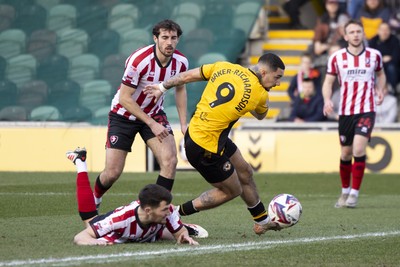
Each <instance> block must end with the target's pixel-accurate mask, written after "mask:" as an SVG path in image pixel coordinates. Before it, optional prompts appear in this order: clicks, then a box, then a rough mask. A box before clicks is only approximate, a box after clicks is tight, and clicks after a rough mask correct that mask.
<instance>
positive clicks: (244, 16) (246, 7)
mask: <svg viewBox="0 0 400 267" xmlns="http://www.w3.org/2000/svg"><path fill="white" fill-rule="evenodd" d="M260 9H261V4H260V3H257V2H253V1H246V2H243V3H241V4H239V5H237V6H236V8H235V14H234V16H233V27H234V28H235V29H240V30H243V31H244V32H245V34H246V36H248V35H249V34H250V32H251V29H252V27H253V24H254V22H255V21H256V19H257V17H258V14H259V12H260Z"/></svg>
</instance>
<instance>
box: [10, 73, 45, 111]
mask: <svg viewBox="0 0 400 267" xmlns="http://www.w3.org/2000/svg"><path fill="white" fill-rule="evenodd" d="M47 97H48V86H47V84H46V83H45V82H44V81H40V80H33V81H30V82H29V83H25V84H23V85H22V86H21V87H20V88H18V95H17V105H19V106H23V107H24V108H25V109H26V111H27V112H28V114H29V113H30V112H31V111H32V110H33V109H34V108H36V107H39V106H41V105H45V104H46V102H47Z"/></svg>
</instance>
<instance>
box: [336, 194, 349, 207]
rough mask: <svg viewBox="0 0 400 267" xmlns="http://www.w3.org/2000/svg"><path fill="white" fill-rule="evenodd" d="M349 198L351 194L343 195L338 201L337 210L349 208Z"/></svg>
mask: <svg viewBox="0 0 400 267" xmlns="http://www.w3.org/2000/svg"><path fill="white" fill-rule="evenodd" d="M348 197H349V194H341V195H340V197H339V199H338V201H337V202H336V204H335V208H344V207H346V206H347V204H346V201H347V198H348Z"/></svg>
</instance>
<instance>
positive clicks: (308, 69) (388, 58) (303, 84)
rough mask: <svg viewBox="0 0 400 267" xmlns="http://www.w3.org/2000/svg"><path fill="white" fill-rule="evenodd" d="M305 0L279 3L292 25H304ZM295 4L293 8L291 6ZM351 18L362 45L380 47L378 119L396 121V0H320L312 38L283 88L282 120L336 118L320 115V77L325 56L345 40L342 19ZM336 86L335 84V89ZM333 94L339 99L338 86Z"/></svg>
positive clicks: (399, 37) (399, 29) (399, 52)
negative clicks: (383, 80)
mask: <svg viewBox="0 0 400 267" xmlns="http://www.w3.org/2000/svg"><path fill="white" fill-rule="evenodd" d="M308 1H309V0H289V1H287V2H286V3H285V4H284V5H283V9H284V10H285V11H286V12H287V13H288V15H289V16H290V18H291V23H292V25H291V27H292V28H294V29H305V28H306V26H304V25H303V24H302V23H301V20H300V13H299V12H300V11H299V10H301V9H300V7H301V6H302V5H304V4H305V3H307V2H308ZM294 9H296V12H295V11H293V10H294ZM350 19H357V20H359V21H361V23H362V24H363V26H364V31H365V46H369V47H372V48H375V49H377V50H379V51H380V52H381V54H382V57H383V66H384V71H385V74H386V77H387V86H386V88H385V93H386V96H385V99H384V102H383V103H382V105H381V106H379V107H378V110H377V117H376V122H377V123H381V122H382V123H389V122H397V121H398V120H399V114H398V106H399V103H400V101H399V100H400V79H399V77H400V1H395V0H325V1H324V10H323V13H322V15H320V16H319V17H318V18H317V22H316V25H315V27H314V39H313V41H312V44H311V45H310V47H309V49H308V51H307V52H305V53H304V54H303V55H302V57H301V64H300V68H299V71H298V73H297V75H296V76H294V77H293V78H292V80H291V82H290V86H289V89H288V94H289V96H290V99H291V113H290V115H289V118H285V119H284V120H285V121H288V120H289V121H293V122H316V121H327V120H337V115H333V116H331V117H329V118H327V117H325V116H323V111H322V110H323V99H322V93H321V91H322V83H323V79H324V74H325V72H326V64H327V61H328V57H329V56H330V55H331V54H332V53H333V52H335V51H337V50H339V49H341V48H344V47H346V46H347V43H346V41H345V40H344V38H343V36H344V25H345V24H346V23H347V22H348V21H349V20H350ZM338 90H339V84H338V83H337V86H335V91H338ZM333 99H334V100H335V99H336V101H337V103H338V101H339V98H338V96H337V92H336V93H335V92H334V94H333Z"/></svg>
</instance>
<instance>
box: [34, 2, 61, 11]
mask: <svg viewBox="0 0 400 267" xmlns="http://www.w3.org/2000/svg"><path fill="white" fill-rule="evenodd" d="M35 2H36V4H38V5H41V6H42V7H44V8H45V9H46V11H47V13H48V12H50V9H51V8H52V7H54V6H56V5H59V4H60V2H61V1H60V0H35Z"/></svg>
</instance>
